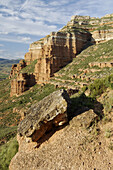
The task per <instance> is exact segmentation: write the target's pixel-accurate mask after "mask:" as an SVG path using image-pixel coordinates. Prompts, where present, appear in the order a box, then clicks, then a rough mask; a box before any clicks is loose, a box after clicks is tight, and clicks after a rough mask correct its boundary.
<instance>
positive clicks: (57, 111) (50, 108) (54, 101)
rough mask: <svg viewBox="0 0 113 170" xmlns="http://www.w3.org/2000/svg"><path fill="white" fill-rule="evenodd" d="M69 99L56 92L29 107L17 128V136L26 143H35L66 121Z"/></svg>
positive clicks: (65, 94)
mask: <svg viewBox="0 0 113 170" xmlns="http://www.w3.org/2000/svg"><path fill="white" fill-rule="evenodd" d="M69 105H70V98H69V96H68V94H67V92H66V91H65V90H63V89H62V90H58V91H55V92H53V93H52V94H50V95H49V96H47V97H45V98H44V99H43V100H41V101H40V102H38V103H36V104H34V105H32V106H31V108H30V109H29V110H28V111H27V116H26V117H25V119H23V120H22V121H21V122H20V124H19V126H18V135H19V136H20V137H23V138H25V139H26V141H33V142H37V141H38V140H39V139H40V138H41V137H42V136H43V135H44V134H45V133H46V132H47V131H50V130H52V129H53V128H54V127H56V126H61V125H63V124H64V123H66V122H67V121H68V114H67V112H68V108H69Z"/></svg>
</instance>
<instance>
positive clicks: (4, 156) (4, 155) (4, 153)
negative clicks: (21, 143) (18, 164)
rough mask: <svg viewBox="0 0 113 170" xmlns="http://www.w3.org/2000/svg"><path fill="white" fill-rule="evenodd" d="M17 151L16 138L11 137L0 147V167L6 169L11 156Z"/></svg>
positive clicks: (2, 169)
mask: <svg viewBox="0 0 113 170" xmlns="http://www.w3.org/2000/svg"><path fill="white" fill-rule="evenodd" d="M17 151H18V143H17V141H16V138H13V139H11V140H10V141H9V142H7V143H6V144H5V145H3V146H1V147H0V169H1V170H8V167H9V164H10V161H11V159H12V158H13V156H14V155H15V154H16V153H17Z"/></svg>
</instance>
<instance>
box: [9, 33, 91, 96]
mask: <svg viewBox="0 0 113 170" xmlns="http://www.w3.org/2000/svg"><path fill="white" fill-rule="evenodd" d="M90 39H91V34H90V33H88V32H79V31H77V32H70V33H69V32H68V33H67V32H65V33H64V32H52V33H51V34H50V35H49V36H46V37H45V38H43V39H41V40H39V41H37V42H34V43H32V44H31V45H30V48H29V52H28V53H26V54H25V60H24V63H25V64H24V65H22V66H21V68H20V65H15V66H13V67H12V70H11V76H10V77H14V75H16V74H18V75H19V71H20V70H21V69H22V68H23V67H25V65H26V66H27V65H29V64H31V62H33V61H34V60H37V63H36V64H35V69H34V73H33V75H34V79H35V80H34V81H35V82H36V83H38V84H41V83H46V82H47V81H48V80H49V79H50V77H51V76H53V75H54V73H55V72H56V71H58V70H60V69H61V68H62V67H64V66H65V65H67V64H68V63H69V62H71V61H72V59H73V58H74V57H76V54H77V53H79V52H80V51H81V50H82V49H83V47H84V46H85V45H86V44H87V42H88V41H90ZM25 75H26V76H24V74H23V75H22V79H20V78H19V76H20V75H19V76H17V78H16V79H14V80H12V81H11V96H13V95H18V94H21V93H22V92H24V91H25V90H27V89H29V88H28V83H27V82H28V79H29V82H30V81H31V77H30V76H29V75H28V74H27V73H25ZM29 77H30V78H29ZM33 85H34V83H33Z"/></svg>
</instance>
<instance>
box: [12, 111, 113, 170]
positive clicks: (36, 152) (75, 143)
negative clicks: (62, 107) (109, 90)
mask: <svg viewBox="0 0 113 170" xmlns="http://www.w3.org/2000/svg"><path fill="white" fill-rule="evenodd" d="M95 117H96V115H95V113H94V112H93V111H92V110H89V111H87V112H84V113H83V114H81V115H78V116H77V117H74V118H73V119H72V120H71V121H70V123H69V125H68V126H66V127H65V128H63V129H61V130H59V131H57V132H56V133H54V135H53V136H51V138H49V140H47V141H45V142H44V143H43V144H42V145H41V146H40V147H39V148H35V149H29V150H28V149H26V147H25V145H24V143H23V146H22V143H21V146H22V148H21V150H19V152H18V153H17V154H16V156H15V157H14V158H13V159H12V161H11V164H10V168H9V169H10V170H15V169H16V170H21V169H22V170H26V169H30V170H37V169H38V170H50V169H51V170H56V169H58V170H61V169H64V170H79V169H80V170H86V169H87V170H91V169H93V170H94V169H99V170H103V169H104V170H108V169H110V170H112V169H113V157H112V154H113V153H112V151H110V150H109V148H108V145H107V144H108V141H107V140H108V139H107V138H106V137H105V136H104V132H102V131H101V126H99V127H100V131H101V132H100V135H99V136H98V135H92V132H91V131H92V130H91V129H92V128H90V129H89V130H87V127H89V125H90V123H91V121H92V120H93V119H94V118H95ZM111 125H112V124H111ZM104 126H106V125H104ZM94 131H95V129H94ZM29 147H30V146H29Z"/></svg>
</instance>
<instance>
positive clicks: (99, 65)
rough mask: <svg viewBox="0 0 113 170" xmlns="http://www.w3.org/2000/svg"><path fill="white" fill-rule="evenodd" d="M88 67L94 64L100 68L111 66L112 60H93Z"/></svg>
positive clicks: (112, 64)
mask: <svg viewBox="0 0 113 170" xmlns="http://www.w3.org/2000/svg"><path fill="white" fill-rule="evenodd" d="M89 66H90V67H94V66H98V67H100V68H104V67H113V62H112V61H111V62H93V63H89Z"/></svg>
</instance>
